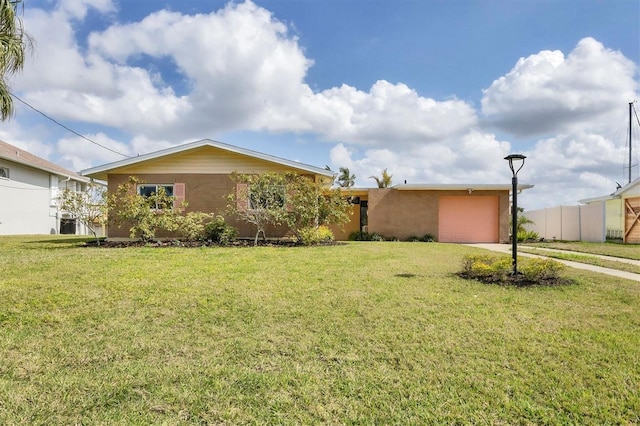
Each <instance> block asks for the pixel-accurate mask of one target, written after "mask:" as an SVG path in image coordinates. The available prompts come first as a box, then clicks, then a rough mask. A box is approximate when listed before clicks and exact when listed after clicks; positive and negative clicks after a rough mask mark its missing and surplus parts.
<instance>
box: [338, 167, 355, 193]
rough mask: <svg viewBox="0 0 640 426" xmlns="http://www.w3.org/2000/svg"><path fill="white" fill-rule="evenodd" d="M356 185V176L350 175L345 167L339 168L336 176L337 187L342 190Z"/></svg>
mask: <svg viewBox="0 0 640 426" xmlns="http://www.w3.org/2000/svg"><path fill="white" fill-rule="evenodd" d="M355 184H356V175H352V174H351V172H350V171H349V169H348V168H347V167H340V175H338V185H340V186H341V187H343V188H351V187H352V186H353V185H355Z"/></svg>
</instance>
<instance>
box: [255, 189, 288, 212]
mask: <svg viewBox="0 0 640 426" xmlns="http://www.w3.org/2000/svg"><path fill="white" fill-rule="evenodd" d="M284 204H285V188H284V186H282V185H274V186H267V187H263V188H256V190H255V191H251V192H250V193H249V209H251V210H255V209H259V208H263V209H271V208H282V207H284Z"/></svg>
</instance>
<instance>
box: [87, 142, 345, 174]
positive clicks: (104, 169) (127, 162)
mask: <svg viewBox="0 0 640 426" xmlns="http://www.w3.org/2000/svg"><path fill="white" fill-rule="evenodd" d="M204 146H210V147H213V148H217V149H221V150H224V151H228V152H233V153H236V154H240V155H245V156H248V157H252V158H257V159H260V160H264V161H268V162H270V163H274V164H279V165H282V166H287V167H291V168H293V169H297V170H302V171H305V172H309V173H313V174H316V175H323V176H327V177H331V178H332V177H333V176H334V174H335V173H334V172H332V171H330V170H326V169H322V168H320V167H315V166H310V165H308V164H304V163H299V162H297V161H292V160H285V159H284V158H280V157H275V156H273V155H269V154H264V153H261V152H257V151H252V150H250V149H246V148H240V147H237V146H234V145H229V144H226V143H222V142H218V141H214V140H211V139H201V140H199V141H195V142H189V143H186V144H183V145H177V146H173V147H171V148H167V149H162V150H160V151H155V152H150V153H147V154H143V155H138V156H136V157H130V158H125V159H124V160H120V161H115V162H113V163H107V164H103V165H102V166H97V167H92V168H90V169H86V170H82V171H81V172H80V173H81V174H82V175H84V176H93V177H96V178H98V179H104V177H106V174H107V173H108V172H109V171H111V170H114V169H118V168H121V167H125V166H131V165H134V164H138V163H142V162H145V161H149V160H155V159H158V158H161V157H165V156H169V155H173V154H178V153H182V152H186V151H189V150H192V149H196V148H201V147H204ZM99 176H103V177H99Z"/></svg>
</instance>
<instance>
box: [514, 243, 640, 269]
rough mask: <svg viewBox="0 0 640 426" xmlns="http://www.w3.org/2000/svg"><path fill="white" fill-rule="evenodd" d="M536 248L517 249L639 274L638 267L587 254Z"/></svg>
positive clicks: (639, 267)
mask: <svg viewBox="0 0 640 426" xmlns="http://www.w3.org/2000/svg"><path fill="white" fill-rule="evenodd" d="M536 248H537V247H526V246H525V247H522V246H520V247H518V252H522V253H532V254H537V255H541V256H545V257H551V258H553V259H561V260H569V261H572V262H580V263H586V264H588V265H595V266H601V267H603V268H609V269H617V270H619V271H626V272H631V273H634V274H640V266H637V265H632V264H629V263H624V262H617V261H615V260H609V259H602V258H599V257H594V256H591V255H588V254H579V253H562V252H552V251H548V250H536Z"/></svg>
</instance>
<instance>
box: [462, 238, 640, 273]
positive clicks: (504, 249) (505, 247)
mask: <svg viewBox="0 0 640 426" xmlns="http://www.w3.org/2000/svg"><path fill="white" fill-rule="evenodd" d="M465 245H468V246H470V247H478V248H482V249H485V250H491V251H495V252H499V253H506V254H511V244H484V243H483V244H465ZM533 250H541V251H543V250H546V251H550V252H556V253H572V254H579V255H582V256H593V257H597V258H601V259H606V260H614V261H616V262H624V263H629V264H632V265H638V266H640V261H638V260H632V259H623V258H620V257H612V256H601V255H597V254H589V253H579V252H573V251H567V250H554V249H542V248H533ZM518 256H523V257H534V258H543V259H544V258H547V256H544V254H530V253H521V252H518ZM553 260H555V261H557V262H560V263H562V264H564V265H567V266H569V267H571V268H576V269H585V270H587V271H592V272H598V273H600V274H606V275H612V276H614V277H618V278H625V279H627V280H633V281H639V282H640V274H634V273H632V272H626V271H619V270H617V269H611V268H603V267H602V266H595V265H587V264H586V263H580V262H572V261H570V260H562V259H553Z"/></svg>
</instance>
